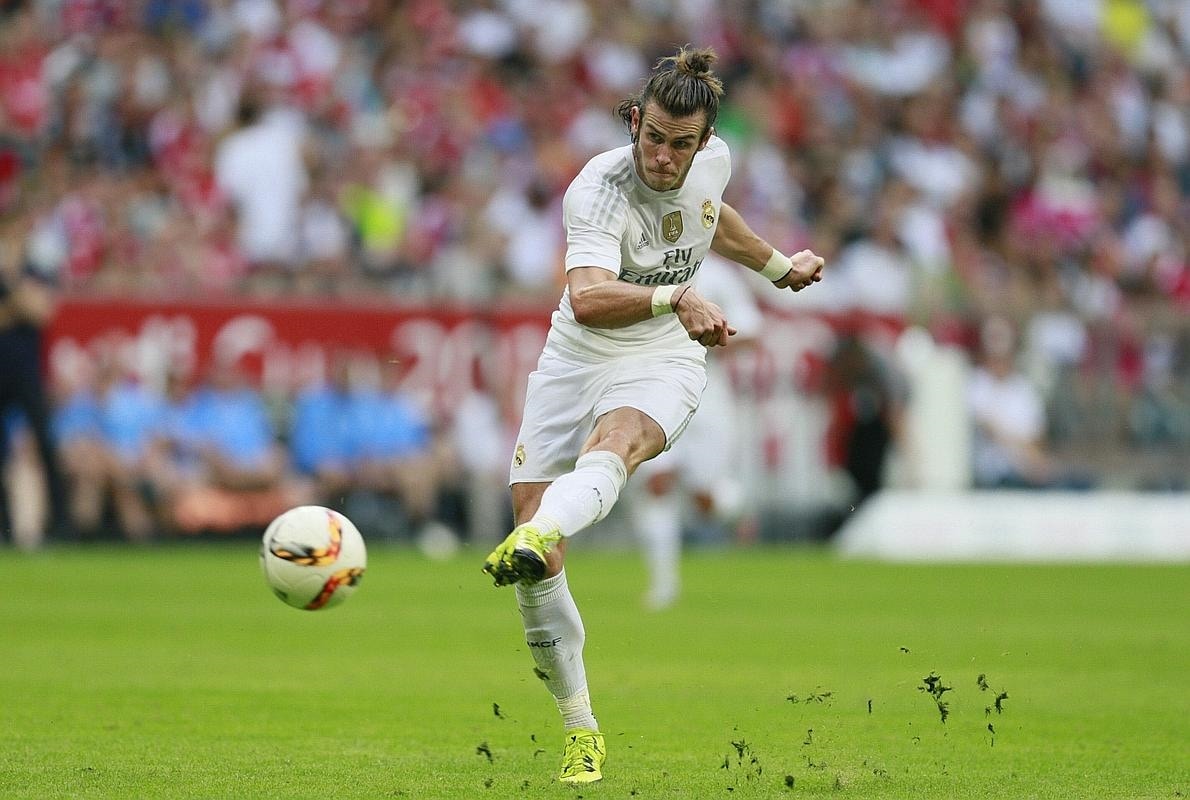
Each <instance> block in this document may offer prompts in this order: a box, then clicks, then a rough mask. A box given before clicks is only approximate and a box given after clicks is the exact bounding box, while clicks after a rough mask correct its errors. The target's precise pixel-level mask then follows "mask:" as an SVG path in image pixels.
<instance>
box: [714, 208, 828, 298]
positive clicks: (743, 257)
mask: <svg viewBox="0 0 1190 800" xmlns="http://www.w3.org/2000/svg"><path fill="white" fill-rule="evenodd" d="M711 250H713V251H714V252H715V253H717V254H719V255H721V256H723V257H724V258H730V259H731V260H732V261H735V262H736V263H738V264H743V265H744V266H745V267H747V268H748V269H750V270H753V271H754V272H758V273H760V274H761V275H764V276H765V277H766V278H768V279H769V280H771V281H772V282H773V285H774V286H776V287H777V288H778V289H786V288H789V289H793V291H795V292H796V291H800V290H801V289H804V288H806V287H807V286H809V285H810V284H811V283H814V282H816V281H820V280H822V266H823V264H824V263H825V260H824V259H822V258H821V257H820V256H816V255H814V253H813V252H811V251H810V250H802V251H800V252H798V253H794V254H793V256H792V257H786V256H784V255H782V254H781V253H780V252H779V251H777V250H776V248H774V247H773V246H772V245H771V244H769V243H768V242H766V241H765V240H764V239H762V238H760V237H759V236H757V235H756V233H755V232H754V231H753V230H752V229H751V228H750V227H748V223H747V222H744V218H743V217H741V216H740V213H739V212H738V211H736V210H735V209H734V208H732V207H731V206H729V205H728V204H727V203H723V204H722V205H721V206H720V207H719V225H718V227H716V228H715V237H714V238H713V239H712V240H711Z"/></svg>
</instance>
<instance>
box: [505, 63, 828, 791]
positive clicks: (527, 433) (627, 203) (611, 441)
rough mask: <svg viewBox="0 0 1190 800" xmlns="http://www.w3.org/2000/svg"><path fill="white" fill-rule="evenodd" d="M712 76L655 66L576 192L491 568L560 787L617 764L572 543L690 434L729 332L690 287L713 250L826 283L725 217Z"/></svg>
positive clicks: (724, 161) (780, 281) (788, 277)
mask: <svg viewBox="0 0 1190 800" xmlns="http://www.w3.org/2000/svg"><path fill="white" fill-rule="evenodd" d="M714 61H715V53H714V51H712V50H709V49H688V48H682V49H681V50H680V51H679V52H678V53H677V54H676V55H674V56H671V57H669V58H664V59H662V60H661V61H660V62H658V64H657V67H656V69H655V70H654V71H653V73H652V75H651V76H650V77H649V79H648V81H647V82H646V83H645V85H644V87H643V89H642V90H641V92H640V94H639V95H638V96H636V97H632V98H629V99H627V100H625V101H624V102H623V103H621V104H620V107H619V109H618V111H619V114H620V116H621V118H622V119H623V120H624V122H625V124H626V125H627V127H628V131H629V134H630V136H631V140H632V141H631V144H630V145H626V146H624V147H620V148H617V149H614V150H610V151H608V152H606V153H603V154H601V155H598V156H595V157H594V158H593V159H591V161H589V162H588V163H587V165H586V166H585V167H584V168H583V170H582V171H581V172H580V173H579V175H578V176H577V177H576V178H575V179H574V181H573V182H572V183H571V184H570V187H569V188H568V189H567V191H566V195H565V198H564V202H563V223H564V225H565V230H566V260H565V266H566V279H567V286H566V289H565V290H563V293H562V299H561V302H560V303H559V306H558V310H557V311H555V312H554V315H553V320H552V324H551V326H550V332H549V336H548V337H547V340H546V345H545V349H544V351H543V352H542V355H541V359H540V361H539V362H538V365H537V369H536V370H535V371H534V372H533V373H532V374H531V375H530V376H529V383H528V390H527V393H526V397H525V410H524V415H523V421H522V425H521V430H520V434H519V436H518V439H517V445H516V449H515V452H514V455H513V459H512V468H511V471H510V478H509V483H510V485H511V489H512V503H513V512H514V515H515V518H516V523H517V526H516V527H515V528H514V529H513V531H512V533H511V534H509V535H508V538H506V539H505V540H504V541H503V542H502V543H501V544H500V545H499V546H498V547H497V548H496V549H495V550H494V551H492V553H491V554H490V555H489V556H488V558H487V560H486V561H485V563H484V567H483V569H484V571H485V572H486V573H488V574H489V575H490V576H491V577H492V578H493V579H494V581H495V583H496V585H497V586H505V585H510V584H515V585H516V597H517V603H518V605H519V606H520V611H521V619H522V622H523V624H524V628H525V635H526V639H527V643H528V645H529V650H530V652H531V653H532V654H533V658H534V661H535V662H536V668H535V670H534V671H535V673H536V674H537V676H538V677H539V678H540V679H541V680H542V681H543V682H544V683H545V685H546V687H547V688H548V689H549V691H550V693H551V694H553V696H554V698H555V700H556V701H557V704H558V709H559V711H560V712H561V714H562V722H563V725H564V727H565V731H566V733H565V748H564V752H563V757H562V771H561V774H560V775H559V780H561V781H563V782H566V783H589V782H592V781H597V780H599V779H601V778H602V777H603V773H602V767H603V762H604V758H605V753H606V751H605V747H604V738H603V735H602V734H601V733H600V732H599V725H598V724H597V723H596V720H595V716H594V714H593V713H592V709H591V700H590V697H589V695H588V692H587V676H586V670H585V668H584V666H583V643H584V640H585V636H586V634H585V632H584V630H583V623H582V618H581V617H580V616H579V612H578V608H577V607H576V606H575V603H574V598H573V597H572V596H571V594H570V589H569V588H568V586H567V584H566V573H565V571H564V570H563V558H564V556H565V553H566V541H567V539H568V538H569V537H570V536H573V535H575V534H576V533H578V532H579V531H581V530H583V529H584V528H586V527H588V526H590V525H591V524H593V523H595V522H597V521H598V520H600V519H603V517H604V516H606V515H607V513H608V511H610V510H611V507H612V505H613V504H614V503H615V502H616V498H617V497H618V496H619V494H620V490H621V488H623V486H624V484H625V482H626V481H627V479H628V476H629V475H631V474H632V472H633V471H634V470H635V469H636V468H637V466H638V465H640V464H641V463H642V462H644V461H646V460H648V459H650V458H653V457H654V456H656V455H658V454H659V453H661V452H662V451H663V450H665V449H667V448H668V447H669V446H670V445H672V444H673V442H674V440H675V439H677V438H678V436H680V435H681V433H682V430H683V429H684V428H685V427H686V423H687V422H689V420H690V417H691V416H692V415H693V414H694V411H695V409H696V408H697V407H698V402H699V397H700V395H701V394H702V390H703V387H704V385H705V383H706V371H705V363H706V348H708V347H721V346H724V345H726V344H727V342H728V339H729V337H731V336H732V335H733V334H734V333H735V328H734V327H733V326H732V325H731V323H730V322H729V321H728V320H727V318H726V317H725V316H724V314H723V312H722V310H720V308H719V307H718V306H716V305H715V304H713V303H711V302H709V301H707V300H706V299H704V298H703V297H702V295H701V294H699V292H698V290H697V289H695V288H693V287H692V286H691V280H692V279H693V277H694V275H695V273H696V272H697V271H698V267H699V265H700V264H701V263H702V260H703V258H704V257H705V256H706V254H707V251H708V250H713V251H714V252H715V253H718V254H719V255H721V256H724V257H725V258H728V259H731V260H733V261H736V262H738V263H740V264H743V265H744V266H746V267H749V268H750V269H753V270H755V271H757V272H759V273H760V274H762V275H763V276H764V277H766V278H768V279H769V280H771V281H772V282H773V284H774V285H775V286H776V287H777V288H779V289H786V288H788V289H792V290H793V291H798V290H800V289H804V288H805V287H807V286H809V285H810V284H811V283H813V282H814V281H817V280H820V279H821V276H822V266H823V260H822V259H821V258H819V257H818V256H816V255H814V253H812V252H810V251H809V250H803V251H801V252H799V253H797V254H795V255H794V256H793V257H792V258H790V257H787V256H785V255H782V254H781V253H780V252H778V251H777V250H775V249H774V248H773V247H772V246H771V245H769V244H768V243H767V242H765V241H764V240H763V239H762V238H760V237H759V236H758V235H756V234H755V233H754V232H753V231H752V230H751V228H749V227H748V225H747V224H746V223H745V222H744V220H743V219H742V218H741V217H740V215H739V214H738V213H737V212H736V211H735V210H734V209H733V208H731V206H729V205H727V204H726V203H724V202H723V199H722V198H723V190H724V188H725V187H726V185H727V180H728V178H729V177H730V175H731V157H730V154H729V153H728V149H727V145H726V144H725V143H724V142H723V141H722V140H721V139H719V138H717V137H716V136H715V135H714V124H715V117H716V115H717V114H718V111H719V99H720V97H721V96H722V94H723V85H722V83H721V82H720V80H719V79H718V77H716V76H715V74H714V73H713V72H712V71H711V66H712V64H713V63H714Z"/></svg>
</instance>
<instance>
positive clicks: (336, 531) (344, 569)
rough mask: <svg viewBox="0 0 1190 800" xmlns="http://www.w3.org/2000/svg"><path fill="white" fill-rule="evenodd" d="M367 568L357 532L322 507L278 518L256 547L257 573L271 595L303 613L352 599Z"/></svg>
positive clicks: (295, 510)
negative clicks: (260, 572) (258, 564)
mask: <svg viewBox="0 0 1190 800" xmlns="http://www.w3.org/2000/svg"><path fill="white" fill-rule="evenodd" d="M367 565H368V553H367V549H366V548H365V546H364V537H363V536H361V535H360V532H359V530H358V529H357V528H356V527H355V525H353V524H352V522H351V520H349V519H347V517H345V516H343V515H342V514H340V513H339V512H338V511H334V510H332V509H329V508H323V507H322V506H298V507H297V508H291V509H289V510H288V511H286V512H285V513H283V514H281V515H280V516H278V517H277V518H276V519H275V520H273V521H272V522H271V523H269V526H268V528H266V529H265V532H264V539H263V540H262V541H261V545H260V568H261V570H262V571H263V572H264V577H265V580H266V581H268V584H269V588H271V589H272V590H273V594H275V595H277V597H279V598H281V600H282V601H283V602H285V603H286V604H288V605H291V606H293V607H294V608H301V609H304V610H306V611H317V610H319V609H323V608H331V607H332V606H336V605H339V604H340V603H342V602H343V601H344V600H346V599H347V598H348V597H350V596H351V595H352V594H354V593H355V590H356V589H357V588H359V583H360V580H361V579H362V578H363V576H364V570H365V569H366V568H367Z"/></svg>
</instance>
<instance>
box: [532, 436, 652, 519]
mask: <svg viewBox="0 0 1190 800" xmlns="http://www.w3.org/2000/svg"><path fill="white" fill-rule="evenodd" d="M627 481H628V467H627V465H625V464H624V460H623V459H622V458H620V457H619V456H618V455H616V454H615V453H612V452H609V451H607V450H592V451H591V452H589V453H587V454H586V455H583V456H580V457H579V459H578V461H576V462H575V463H574V470H573V471H572V472H568V473H566V474H565V475H563V476H562V477H561V478H558V479H557V480H555V481H554V482H553V483H551V484H550V486H549V488H548V489H546V490H545V494H543V495H542V496H541V505H540V506H539V507H538V509H537V513H536V514H534V515H533V519H531V520H530V522H531V523H535V524H537V525H538V526H540V527H543V528H556V529H557V530H558V531H560V532H561V534H562V535H563V536H573V535H574V534H576V533H578V532H579V531H581V530H582V529H583V528H586V527H587V526H588V525H593V524H594V523H596V522H598V521H599V520H601V519H603V518H604V517H606V516H607V514H608V512H609V511H611V510H612V506H613V505H615V503H616V499H617V498H619V496H620V490H621V489H623V488H624V484H625V483H626V482H627Z"/></svg>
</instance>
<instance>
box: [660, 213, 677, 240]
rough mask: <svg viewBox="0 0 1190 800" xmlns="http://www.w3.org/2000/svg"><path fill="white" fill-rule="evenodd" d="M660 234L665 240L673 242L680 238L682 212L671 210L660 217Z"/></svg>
mask: <svg viewBox="0 0 1190 800" xmlns="http://www.w3.org/2000/svg"><path fill="white" fill-rule="evenodd" d="M661 235H662V236H664V237H665V241H667V242H669V243H670V244H674V243H675V242H677V241H678V239H681V238H682V212H681V211H671V212H669V213H668V214H666V215H665V216H664V217H662V218H661Z"/></svg>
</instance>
